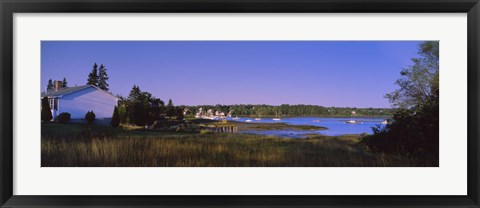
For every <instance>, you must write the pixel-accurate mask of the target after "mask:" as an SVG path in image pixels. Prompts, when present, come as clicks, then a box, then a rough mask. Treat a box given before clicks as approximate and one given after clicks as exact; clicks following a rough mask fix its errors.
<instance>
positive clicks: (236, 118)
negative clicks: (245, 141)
mask: <svg viewBox="0 0 480 208" xmlns="http://www.w3.org/2000/svg"><path fill="white" fill-rule="evenodd" d="M238 119H240V118H239V117H238V116H237V117H235V118H232V120H238Z"/></svg>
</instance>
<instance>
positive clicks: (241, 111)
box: [181, 104, 395, 117]
mask: <svg viewBox="0 0 480 208" xmlns="http://www.w3.org/2000/svg"><path fill="white" fill-rule="evenodd" d="M181 107H183V108H186V109H188V111H187V113H188V114H190V115H195V113H196V112H198V110H199V109H200V108H202V110H208V109H212V110H213V111H214V112H215V111H219V112H224V113H225V114H226V113H228V112H229V111H232V115H233V116H256V117H294V116H352V112H353V111H355V115H354V116H381V117H389V116H392V115H393V112H394V111H395V109H393V108H355V107H324V106H319V105H304V104H296V105H289V104H283V105H279V106H276V105H265V104H263V105H254V104H237V105H220V104H219V105H197V106H181Z"/></svg>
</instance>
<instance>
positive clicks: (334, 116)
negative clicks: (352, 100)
mask: <svg viewBox="0 0 480 208" xmlns="http://www.w3.org/2000/svg"><path fill="white" fill-rule="evenodd" d="M392 116H393V115H390V116H389V115H379V116H367V115H356V116H351V115H307V116H281V117H275V116H260V117H258V116H253V115H235V116H232V117H245V118H308V117H313V118H316V117H318V118H352V119H354V118H384V119H387V118H392Z"/></svg>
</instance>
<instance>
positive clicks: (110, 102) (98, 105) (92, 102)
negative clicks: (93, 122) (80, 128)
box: [58, 87, 118, 119]
mask: <svg viewBox="0 0 480 208" xmlns="http://www.w3.org/2000/svg"><path fill="white" fill-rule="evenodd" d="M117 102H118V101H117V98H115V97H114V96H112V95H109V94H107V93H106V92H104V91H102V90H99V89H96V88H95V87H89V88H86V89H83V90H79V91H76V92H73V93H70V94H67V95H64V96H63V97H62V98H61V99H60V102H59V109H58V110H59V113H62V112H67V113H70V115H71V118H72V119H84V118H85V114H86V113H87V111H93V112H94V113H95V116H96V118H97V119H104V118H111V117H112V114H113V109H114V108H115V106H116V105H117Z"/></svg>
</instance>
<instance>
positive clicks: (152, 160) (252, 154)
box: [42, 124, 423, 167]
mask: <svg viewBox="0 0 480 208" xmlns="http://www.w3.org/2000/svg"><path fill="white" fill-rule="evenodd" d="M342 139H343V140H342ZM342 139H334V138H316V139H285V138H284V139H282V138H275V137H269V136H262V135H247V134H182V133H158V132H146V131H132V130H121V129H112V128H109V127H95V126H87V125H56V124H44V125H42V166H43V167H75V166H78V167H357V166H361V167H370V166H423V164H422V163H421V162H419V161H416V160H414V159H410V158H405V157H400V156H392V155H385V154H373V153H369V152H368V151H365V150H364V149H363V148H362V146H359V145H358V144H357V143H356V142H354V141H353V140H348V139H347V140H345V138H342Z"/></svg>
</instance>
